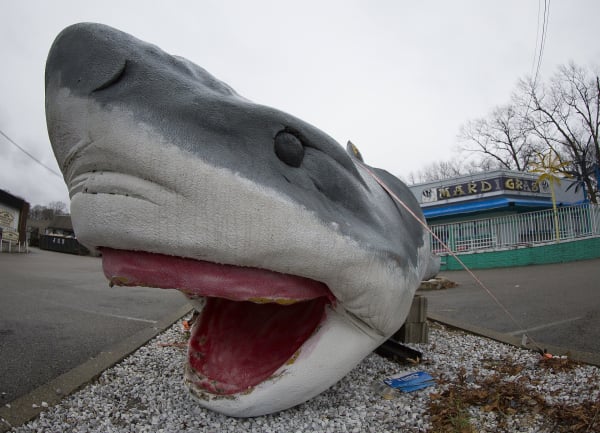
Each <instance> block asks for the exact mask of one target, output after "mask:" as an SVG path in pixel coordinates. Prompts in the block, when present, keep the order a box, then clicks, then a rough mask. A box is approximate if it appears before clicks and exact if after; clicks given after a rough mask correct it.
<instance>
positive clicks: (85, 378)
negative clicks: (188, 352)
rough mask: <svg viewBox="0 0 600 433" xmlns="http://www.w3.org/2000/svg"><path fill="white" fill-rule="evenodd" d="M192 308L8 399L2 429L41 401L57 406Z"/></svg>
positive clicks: (0, 414) (35, 411) (1, 410)
mask: <svg viewBox="0 0 600 433" xmlns="http://www.w3.org/2000/svg"><path fill="white" fill-rule="evenodd" d="M191 310H192V307H191V306H190V305H185V306H183V307H181V308H180V309H179V310H177V311H175V312H173V313H171V314H169V315H168V316H166V317H165V318H164V319H162V320H161V321H159V322H158V323H156V324H155V325H154V326H152V327H149V328H144V329H142V330H141V331H139V332H137V333H136V334H134V335H132V336H131V337H129V338H127V339H125V340H123V341H121V342H120V343H118V344H116V345H115V346H113V347H111V348H110V349H109V350H108V351H104V352H100V353H99V354H98V356H96V357H95V358H91V359H90V360H89V361H86V362H84V363H83V364H81V365H79V366H77V367H75V368H73V369H72V370H70V371H68V372H66V373H64V374H62V375H60V376H58V377H57V378H55V379H53V380H51V381H50V382H48V383H46V384H45V385H42V386H40V387H38V388H36V389H34V390H33V391H31V392H30V393H28V394H25V395H23V396H21V397H19V398H17V399H15V400H13V401H11V402H9V404H10V408H8V407H6V406H3V407H0V433H5V432H7V431H8V430H10V429H11V428H13V427H18V426H20V425H22V424H24V423H26V422H27V421H29V420H31V419H33V418H35V417H37V416H38V415H39V414H40V412H41V411H43V410H44V408H43V407H42V402H45V403H47V404H48V406H54V405H55V404H57V403H59V402H60V401H61V400H62V399H63V398H64V397H66V396H68V395H69V394H72V393H74V392H75V391H77V390H79V389H81V388H83V386H85V385H86V384H88V383H89V382H91V381H93V380H94V379H96V378H97V377H98V376H100V374H101V373H102V372H103V371H104V370H106V369H108V368H110V367H112V366H113V365H115V364H117V363H118V362H120V361H121V360H123V359H124V358H125V357H127V356H128V355H130V354H131V353H133V352H134V351H136V350H137V349H138V348H140V347H141V346H143V345H144V344H146V343H147V342H148V341H150V340H151V339H152V338H154V337H155V336H157V335H158V334H160V333H161V332H163V331H164V330H165V329H167V328H168V327H170V326H171V325H173V323H175V322H176V321H177V320H179V319H180V318H182V317H183V316H185V315H186V314H188V313H189V312H190V311H191Z"/></svg>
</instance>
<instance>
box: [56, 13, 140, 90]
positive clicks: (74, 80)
mask: <svg viewBox="0 0 600 433" xmlns="http://www.w3.org/2000/svg"><path fill="white" fill-rule="evenodd" d="M120 47H121V48H120ZM122 47H123V45H122V44H120V45H117V44H115V43H114V41H113V38H112V37H111V32H109V31H107V29H106V28H105V26H102V25H99V24H96V25H94V24H86V25H82V24H75V25H73V26H70V27H67V28H66V29H65V30H63V32H62V33H61V34H60V35H59V36H58V37H57V39H56V40H55V42H54V44H53V45H52V48H51V49H50V53H49V55H48V60H47V62H46V87H47V88H48V87H52V86H58V87H64V88H69V89H70V90H71V91H72V92H73V93H75V94H78V95H85V96H87V95H89V94H91V93H92V92H95V91H99V90H103V89H105V88H107V87H108V86H110V85H112V84H114V83H116V82H118V80H119V79H120V78H121V77H122V76H123V74H124V73H125V70H126V65H127V59H128V57H129V56H128V53H127V52H125V50H123V49H122Z"/></svg>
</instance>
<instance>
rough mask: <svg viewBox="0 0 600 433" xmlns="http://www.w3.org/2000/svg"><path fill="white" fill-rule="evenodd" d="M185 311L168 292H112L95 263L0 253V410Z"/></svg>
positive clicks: (70, 257)
mask: <svg viewBox="0 0 600 433" xmlns="http://www.w3.org/2000/svg"><path fill="white" fill-rule="evenodd" d="M186 305H187V301H186V299H185V298H184V297H183V296H182V295H181V294H180V293H177V292H176V291H172V290H160V289H150V288H138V287H134V288H131V287H112V288H111V287H109V286H108V283H107V281H106V279H105V278H104V275H103V273H102V264H101V259H99V258H95V257H83V256H75V255H70V254H63V253H58V252H52V251H44V250H39V249H36V248H32V249H31V252H30V253H29V254H6V253H4V254H0V366H1V367H0V368H1V371H0V406H5V405H6V404H7V403H9V402H11V401H12V400H14V399H16V398H17V397H20V396H22V395H24V394H26V393H28V392H30V391H31V390H33V389H35V388H37V387H38V386H40V385H43V384H45V383H47V382H48V381H50V380H52V379H54V378H56V377H57V376H59V375H61V374H63V373H65V372H67V371H69V370H71V369H73V368H74V367H76V366H79V365H80V364H82V363H84V362H86V361H88V360H89V359H91V358H93V357H95V356H97V355H98V354H99V353H101V352H102V351H105V350H108V349H110V348H111V347H113V346H115V345H117V344H118V343H120V342H122V341H123V340H126V339H127V338H129V337H131V336H133V335H135V334H137V333H140V332H141V331H144V330H152V329H153V328H155V327H156V326H157V323H159V322H160V321H161V320H162V319H163V318H164V317H166V316H169V315H172V314H173V313H174V312H177V311H180V310H181V309H182V308H184V307H185V306H186Z"/></svg>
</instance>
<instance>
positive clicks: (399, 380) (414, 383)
mask: <svg viewBox="0 0 600 433" xmlns="http://www.w3.org/2000/svg"><path fill="white" fill-rule="evenodd" d="M383 383H385V384H386V385H387V386H389V387H391V388H394V389H397V390H399V391H402V392H411V391H416V390H418V389H423V388H427V387H428V386H432V385H435V380H434V379H433V377H431V375H430V374H429V373H426V372H424V371H415V372H413V373H408V374H404V375H402V376H396V377H390V378H387V379H384V380H383Z"/></svg>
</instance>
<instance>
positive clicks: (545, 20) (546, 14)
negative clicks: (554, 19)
mask: <svg viewBox="0 0 600 433" xmlns="http://www.w3.org/2000/svg"><path fill="white" fill-rule="evenodd" d="M540 10H541V7H540V4H539V3H538V32H537V34H536V41H535V47H536V51H537V43H538V39H537V36H538V34H539V25H540V18H539V17H540ZM549 18H550V0H544V15H543V21H542V35H541V38H540V39H539V41H540V50H539V53H538V56H537V67H536V70H535V75H534V78H533V85H534V86H535V84H536V83H537V80H538V76H539V74H540V67H541V66H542V57H543V55H544V48H545V46H546V38H547V37H548V21H549ZM533 61H534V63H535V55H534V59H533Z"/></svg>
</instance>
